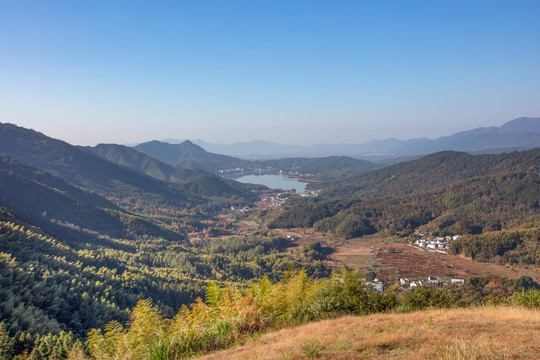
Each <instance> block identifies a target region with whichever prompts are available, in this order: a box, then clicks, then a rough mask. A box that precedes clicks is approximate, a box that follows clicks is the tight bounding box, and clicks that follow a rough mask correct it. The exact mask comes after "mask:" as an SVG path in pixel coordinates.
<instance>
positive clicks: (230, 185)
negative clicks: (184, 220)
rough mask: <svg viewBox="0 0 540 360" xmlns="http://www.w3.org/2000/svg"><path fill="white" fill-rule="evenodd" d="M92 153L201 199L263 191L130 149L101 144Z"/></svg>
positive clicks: (241, 195) (242, 195)
mask: <svg viewBox="0 0 540 360" xmlns="http://www.w3.org/2000/svg"><path fill="white" fill-rule="evenodd" d="M88 149H89V150H91V151H93V152H94V153H96V154H97V155H99V156H101V157H103V158H104V159H107V160H109V161H112V162H114V163H116V164H118V165H122V166H127V167H129V168H132V169H134V170H137V171H139V172H141V173H144V174H146V175H148V176H151V177H154V178H156V179H159V180H164V181H167V182H172V183H175V184H177V185H179V186H180V188H182V189H183V190H187V191H190V192H193V193H195V194H198V195H203V196H219V197H236V198H243V199H252V197H253V196H252V192H251V190H252V189H253V188H257V187H260V186H254V185H250V184H242V183H239V182H236V181H231V180H225V179H222V178H220V177H218V176H217V175H213V174H211V173H209V172H207V171H204V170H201V169H186V168H181V167H175V166H171V165H169V164H166V163H164V162H162V161H159V160H157V159H155V158H153V157H151V156H148V155H146V154H144V153H142V152H139V151H137V150H135V149H133V148H131V147H128V146H123V145H116V144H99V145H97V146H95V147H91V148H88Z"/></svg>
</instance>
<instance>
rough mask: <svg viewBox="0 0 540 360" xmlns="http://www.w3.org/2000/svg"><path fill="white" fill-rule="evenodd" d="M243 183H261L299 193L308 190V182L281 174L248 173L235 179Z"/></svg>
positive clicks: (272, 187)
mask: <svg viewBox="0 0 540 360" xmlns="http://www.w3.org/2000/svg"><path fill="white" fill-rule="evenodd" d="M235 180H236V181H239V182H241V183H249V184H260V185H264V186H268V187H269V188H271V189H283V190H292V189H294V190H296V192H297V193H301V192H304V191H305V190H306V185H307V183H305V182H300V181H298V180H296V179H291V178H288V177H285V176H281V175H246V176H242V177H239V178H238V179H235Z"/></svg>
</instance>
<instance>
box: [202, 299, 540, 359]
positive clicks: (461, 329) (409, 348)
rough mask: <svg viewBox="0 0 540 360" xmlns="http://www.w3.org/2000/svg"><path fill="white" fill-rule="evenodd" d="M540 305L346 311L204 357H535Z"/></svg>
mask: <svg viewBox="0 0 540 360" xmlns="http://www.w3.org/2000/svg"><path fill="white" fill-rule="evenodd" d="M539 354H540V311H537V310H528V309H521V308H512V307H486V308H469V309H451V310H430V311H421V312H414V313H409V314H376V315H370V316H366V317H354V316H347V317H343V318H340V319H336V320H326V321H321V322H316V323H311V324H307V325H303V326H299V327H296V328H293V329H283V330H280V331H277V332H274V333H270V334H266V335H264V336H262V337H261V338H260V339H258V340H256V341H252V342H248V343H246V344H244V345H243V346H239V347H237V348H235V349H230V350H225V351H221V352H217V353H213V354H209V355H207V356H205V357H203V358H202V359H205V360H210V359H219V360H226V359H310V358H311V359H317V358H318V359H332V360H339V359H395V358H399V359H536V358H538V356H539Z"/></svg>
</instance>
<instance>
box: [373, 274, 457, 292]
mask: <svg viewBox="0 0 540 360" xmlns="http://www.w3.org/2000/svg"><path fill="white" fill-rule="evenodd" d="M366 283H367V284H368V285H369V286H371V289H373V290H374V291H377V292H380V293H383V292H384V289H385V288H387V287H388V286H390V285H391V283H390V282H388V281H383V280H381V279H379V278H375V279H373V280H372V281H367V282H366ZM399 284H400V286H401V287H402V288H404V289H405V288H415V287H419V286H436V287H441V288H442V287H445V286H451V285H453V286H461V285H465V279H463V278H450V279H443V278H438V277H435V276H428V277H427V278H425V279H421V280H415V281H409V279H407V278H400V279H399Z"/></svg>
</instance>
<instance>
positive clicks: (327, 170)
mask: <svg viewBox="0 0 540 360" xmlns="http://www.w3.org/2000/svg"><path fill="white" fill-rule="evenodd" d="M152 146H153V147H151V149H153V150H152V151H157V150H156V149H161V147H162V144H160V143H159V142H152ZM143 148H144V147H143ZM139 149H141V148H139ZM144 149H145V151H146V152H147V153H143V152H139V151H138V150H137V147H135V148H129V147H126V146H121V145H112V144H109V145H99V146H96V147H95V148H83V147H78V146H73V145H70V144H68V143H66V142H63V141H61V140H57V139H53V138H50V137H48V136H46V135H44V134H41V133H38V132H35V131H33V130H29V129H25V128H21V127H18V126H15V125H12V124H0V153H1V154H2V155H0V185H1V186H0V273H1V274H2V288H1V289H0V315H1V323H2V324H3V325H2V326H1V327H0V333H2V332H3V333H4V334H5V336H7V338H8V339H11V340H9V341H8V342H7V343H6V344H13V346H12V347H7V348H6V349H9V351H10V352H11V353H16V354H18V356H19V358H21V359H23V358H24V357H20V356H23V354H24V353H25V352H26V354H27V355H29V356H30V358H31V359H34V358H35V359H42V358H43V359H49V358H51V356H52V355H51V354H53V353H54V352H58V351H63V352H62V353H63V354H64V355H62V356H60V357H57V358H55V359H65V358H66V357H67V354H68V352H69V353H74V352H75V351H79V350H81V349H83V350H84V351H85V352H87V354H88V353H89V354H91V356H92V358H93V359H102V358H103V359H108V358H111V359H112V358H114V356H115V355H114V354H112V353H111V354H109V355H106V354H105V353H104V352H103V351H106V350H105V349H109V350H110V349H114V352H120V351H124V350H121V349H119V348H116V346H117V345H118V344H119V343H114V344H110V345H103V344H105V342H107V341H109V340H110V339H116V338H118V339H120V338H121V337H122V336H126V337H129V336H131V335H130V334H131V332H130V325H131V326H133V324H135V323H134V320H133V317H134V316H139V315H141V316H142V315H144V316H146V315H148V314H150V313H154V315H152V316H153V317H154V318H160V319H161V318H162V319H163V329H162V330H159V331H158V332H159V333H162V334H163V336H165V337H166V336H169V335H167V334H169V333H168V331H172V332H173V333H174V332H176V331H180V332H182V333H183V332H185V331H188V332H190V331H195V333H193V334H199V333H197V331H210V332H211V333H212V334H213V335H208V336H210V337H211V338H212V339H214V340H212V341H218V340H217V339H218V338H214V336H218V337H219V336H222V337H223V338H220V339H222V340H219V341H222V342H220V343H219V344H221V345H216V346H215V347H212V346H210V345H209V344H207V343H204V342H200V343H199V342H196V341H195V342H194V343H193V345H189V346H188V345H186V346H188V347H186V348H185V349H184V350H181V349H176V348H175V350H174V351H179V352H178V354H184V355H186V354H187V353H183V352H182V351H187V352H188V353H189V352H191V351H193V354H199V353H206V352H209V351H211V350H216V349H218V348H222V347H227V346H229V345H231V344H232V341H233V340H232V339H245V338H246V337H249V336H251V335H252V334H253V332H256V331H261V332H262V331H266V330H267V329H268V328H269V327H275V328H281V327H287V326H293V325H299V324H301V323H303V321H307V320H306V319H309V321H311V320H321V319H325V318H332V317H336V316H342V315H346V314H356V315H366V314H371V313H377V312H393V311H412V310H417V309H424V308H427V307H430V306H435V307H450V306H451V305H450V304H458V305H459V306H461V307H469V306H476V305H480V304H484V303H486V302H489V303H494V304H503V305H508V306H513V305H512V304H517V303H520V304H521V302H524V301H525V302H526V301H529V300H527V299H529V297H531V298H532V299H533V300H532V302H533V305H532V307H537V306H539V305H540V303H538V301H537V299H536V297H535V296H536V292H535V291H539V290H538V289H539V288H540V285H539V282H540V273H539V272H538V268H539V265H540V243H539V241H540V213H539V209H540V208H539V204H538V199H540V178H539V174H540V168H539V166H540V150H539V149H531V150H524V151H521V152H508V153H497V154H485V155H470V154H466V153H460V152H452V151H444V152H439V153H434V154H430V155H427V156H424V157H420V158H418V159H415V160H411V161H404V162H399V163H397V164H393V165H388V166H372V167H371V168H369V169H368V168H366V163H365V162H357V161H350V159H344V158H335V157H329V158H325V159H283V160H271V161H273V162H274V163H275V164H280V165H279V166H291V168H294V169H300V168H302V167H303V168H302V169H304V170H303V171H307V169H308V168H309V169H310V170H309V171H310V173H313V174H317V175H316V176H314V178H317V181H310V183H309V184H308V186H307V190H306V191H305V192H298V193H297V192H295V191H290V190H281V189H271V188H268V187H266V186H263V185H256V184H250V183H240V182H237V181H234V180H231V179H225V178H223V177H220V176H218V175H216V174H215V173H214V172H215V171H216V169H217V168H215V167H214V168H212V166H214V165H215V166H218V165H220V164H221V165H223V164H222V161H232V160H230V159H227V158H224V157H221V156H218V157H214V155H215V154H214V155H212V154H208V153H206V152H205V151H204V150H202V149H197V148H195V147H193V144H183V145H182V146H181V147H179V148H178V147H175V148H174V149H173V148H170V149H172V150H171V151H173V150H174V151H173V153H172V157H170V158H167V157H164V156H161V155H163V154H161V153H154V155H155V156H158V155H160V154H161V155H160V159H157V158H154V157H152V156H151V155H149V154H148V153H151V151H150V150H148V149H147V148H144ZM179 149H180V150H182V151H184V152H185V153H183V155H182V156H184V155H185V156H187V155H186V153H187V154H188V155H189V154H192V155H190V156H191V157H190V156H187V158H185V159H184V160H185V161H187V160H186V159H189V163H190V164H191V165H193V166H189V168H185V167H180V166H179V164H180V162H178V161H177V160H178V157H177V156H178V154H181V153H182V151H180V150H179ZM159 151H162V150H159ZM193 154H198V156H199V155H202V157H195V156H194V155H193ZM169 155H171V154H169ZM207 157H208V159H209V160H208V163H207V164H208V166H209V167H208V170H205V169H204V167H202V166H198V165H197V166H195V164H196V163H197V161H202V162H203V163H204V161H205V160H204V159H205V158H207ZM195 159H198V160H197V161H195ZM212 159H213V160H212ZM184 160H182V161H184ZM234 161H237V160H234ZM242 161H243V160H242ZM183 164H187V163H183ZM211 164H214V165H211ZM260 164H261V163H258V165H260ZM344 164H345V165H344ZM221 165H220V166H221ZM342 166H345V167H349V168H348V169H349V170H350V171H349V170H347V171H344V172H342V170H339V169H342V168H341V167H342ZM338 168H339V169H338ZM299 173H300V172H299ZM293 175H295V174H292V173H289V176H293ZM454 235H459V236H454ZM438 236H451V237H452V238H454V237H455V238H456V240H451V241H449V243H448V244H446V243H445V250H444V251H445V252H436V251H428V249H423V248H420V247H418V246H416V245H418V241H419V239H422V238H424V237H438ZM415 243H416V245H414V244H415ZM428 278H429V279H436V280H429V279H428ZM405 280H406V283H407V285H404V284H405V282H404V281H405ZM451 280H456V281H457V282H456V284H457V285H456V284H452V283H451ZM430 281H431V282H430ZM409 282H410V283H411V284H412V283H413V282H414V283H415V285H418V286H417V288H413V286H412V285H409ZM458 282H459V284H458ZM300 283H301V284H303V285H299V284H300ZM338 284H341V285H338ZM336 286H337V287H336ZM285 289H287V290H285ZM295 289H296V290H295ZM302 289H303V290H302ZM373 290H376V291H373ZM268 292H275V294H274V295H272V297H270V298H268V297H267V294H268ZM226 294H229V295H226ZM284 294H289V295H286V296H285V295H284ZM340 294H341V295H340ZM519 294H522V295H519ZM288 296H291V297H290V298H289V297H288ZM519 296H522V298H520V297H519ZM424 297H427V300H426V299H424ZM203 299H204V300H203ZM274 299H275V301H278V303H274V302H273V301H274ZM320 301H322V303H320ZM227 304H228V305H227ZM233 304H236V305H234V306H233ZM310 304H311V305H310ZM321 304H335V305H332V306H330V307H326V306H327V305H324V306H323V305H321ZM351 304H354V305H351ZM430 304H431V305H430ZM140 306H143V308H144V309H145V310H144V311H143V310H140V311H142V313H140V311H139V310H138V309H139V308H140ZM334 306H335V307H334ZM246 307H247V308H249V309H251V310H246V309H247V308H246ZM197 309H198V310H197ZM242 309H243V310H242ZM201 311H202V312H201ZM245 311H247V312H245ZM145 314H146V315H145ZM201 314H206V315H201ZM246 314H252V315H249V316H256V318H254V319H251V318H249V317H247V318H246V316H248V315H246ZM179 316H180V318H183V319H184V320H182V321H184V322H185V323H177V325H175V326H177V327H176V328H174V329H173V328H169V325H170V324H169V321H172V320H170V319H177V318H178V317H179ZM201 316H202V317H201ZM218 318H219V319H221V320H219V321H224V323H223V324H229V325H223V326H225V328H223V329H222V330H219V331H224V333H223V334H222V335H216V334H221V333H219V332H218V333H214V332H212V331H214V330H211V329H213V326H214V325H215V324H216V321H217V320H216V319H218ZM168 319H169V320H168ZM240 319H243V320H240ZM179 321H180V320H179ZM243 321H245V322H243ZM198 322H202V324H204V325H201V327H197V328H196V329H198V330H194V329H195V328H192V327H191V326H192V325H189V326H188V325H186V324H195V323H198ZM218 323H219V322H218ZM111 324H112V325H111ZM114 324H117V325H114ZM182 324H184V325H182ZM111 326H113V327H112V328H111ZM114 326H118V327H114ZM171 326H172V325H171ZM185 326H188V327H187V328H186V327H185ZM115 329H116V330H115ZM120 329H123V330H120ZM164 329H168V330H164ZM111 331H112V332H113V333H114V334H113V335H111V333H110V332H111ZM115 331H116V332H115ZM145 331H146V330H145ZM152 331H154V330H152ZM155 331H157V330H155ZM100 334H101V335H100ZM103 334H109V335H106V336H105V335H103ZM190 334H191V333H190ZM193 334H192V335H193ZM0 335H1V334H0ZM101 336H105V338H102V337H101ZM171 336H172V335H171ZM190 336H191V335H190ZM193 336H202V335H200V334H199V335H193ZM205 336H206V335H205ZM46 339H49V340H46ZM51 339H56V340H54V341H53V340H51ZM107 339H109V340H107ZM160 339H161V338H160ZM77 341H78V342H77ZM83 341H88V343H87V344H95V345H91V346H90V345H88V346H87V345H83ZM160 341H161V340H160ZM197 341H198V340H197ZM59 342H66V344H68V345H65V348H64V347H59V346H57V345H52V344H53V343H54V344H57V343H59ZM143 343H144V341H143ZM77 344H78V345H77ZM96 344H97V345H96ZM99 344H101V345H99ZM197 344H198V345H197ZM6 346H7V345H6ZM10 346H11V345H10ZM62 346H63V345H62ZM92 346H94V347H92ZM171 346H172V345H171ZM190 346H195V347H194V348H191V347H190ZM40 349H41V350H40ZM77 349H79V350H77ZM171 349H172V348H171ZM68 350H69V351H68ZM2 351H4V350H2ZM6 351H7V350H6ZM38 351H41V352H44V353H45V354H48V355H43V356H41V355H37V354H38ZM81 351H82V350H81ZM107 351H108V350H107ZM111 351H113V350H111ZM129 351H135V350H133V349H132V350H129ZM136 351H142V350H141V349H139V350H136ZM171 351H172V350H171ZM32 354H34V355H32ZM189 354H191V353H189ZM193 354H192V355H193ZM184 355H182V356H184ZM32 356H33V357H32ZM39 356H41V357H39ZM126 356H127V355H126ZM179 356H180V355H179ZM83 358H84V357H83Z"/></svg>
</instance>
